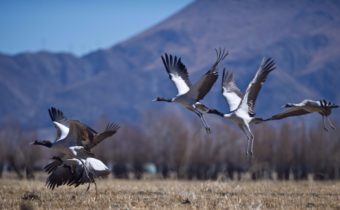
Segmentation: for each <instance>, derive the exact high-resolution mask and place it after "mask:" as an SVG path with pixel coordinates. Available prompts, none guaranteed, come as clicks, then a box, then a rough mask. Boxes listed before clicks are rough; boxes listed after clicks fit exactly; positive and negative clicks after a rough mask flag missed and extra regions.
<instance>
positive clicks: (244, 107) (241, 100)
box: [209, 58, 276, 156]
mask: <svg viewBox="0 0 340 210" xmlns="http://www.w3.org/2000/svg"><path fill="white" fill-rule="evenodd" d="M275 68H276V67H275V63H274V61H273V60H272V59H271V58H267V59H263V60H262V62H261V65H260V67H259V69H258V70H257V72H256V74H255V76H254V78H253V79H252V81H251V82H250V83H249V85H248V87H247V89H246V92H245V93H244V94H243V93H242V92H241V91H240V89H239V88H238V87H237V85H236V83H235V81H234V77H233V73H231V72H228V71H226V70H225V69H223V78H222V95H223V97H224V98H225V100H226V102H227V104H228V105H229V109H230V112H229V113H227V114H224V113H222V112H220V111H218V110H216V109H211V110H210V111H209V112H210V113H213V114H217V115H219V116H221V117H223V118H227V119H230V120H232V121H233V122H234V123H236V124H237V125H238V126H239V127H240V129H241V130H242V131H243V132H244V133H245V135H246V136H247V139H248V143H247V149H246V154H247V155H248V156H252V155H253V142H254V135H253V133H252V132H251V129H250V124H251V123H260V122H262V121H263V119H262V118H256V117H255V111H254V108H255V102H256V99H257V96H258V94H259V92H260V90H261V87H262V85H263V84H264V82H265V81H266V79H267V76H268V75H269V73H270V72H272V71H273V70H274V69H275Z"/></svg>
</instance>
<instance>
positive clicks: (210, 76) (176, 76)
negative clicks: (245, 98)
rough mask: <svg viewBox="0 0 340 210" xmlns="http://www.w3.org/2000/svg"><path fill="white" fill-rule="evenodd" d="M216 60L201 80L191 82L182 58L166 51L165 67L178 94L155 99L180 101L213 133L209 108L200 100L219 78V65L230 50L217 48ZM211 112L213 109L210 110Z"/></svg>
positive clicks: (171, 101) (163, 59) (163, 58)
mask: <svg viewBox="0 0 340 210" xmlns="http://www.w3.org/2000/svg"><path fill="white" fill-rule="evenodd" d="M215 51H216V56H217V58H216V61H215V63H214V64H213V65H212V66H211V68H210V69H209V71H207V72H206V73H205V74H204V75H203V76H202V77H201V79H200V80H198V81H197V82H196V83H195V84H193V85H192V84H191V82H190V80H189V74H188V70H187V68H186V67H185V65H184V64H183V63H182V60H181V58H178V57H177V56H174V55H168V54H167V53H165V54H164V55H163V56H161V58H162V61H163V64H164V67H165V69H166V71H167V73H168V74H169V78H170V80H171V81H172V82H173V83H174V85H175V86H176V88H177V91H178V94H177V95H176V96H175V97H173V98H171V99H167V98H163V97H156V98H155V99H154V100H153V101H164V102H169V103H173V102H174V103H179V104H181V105H182V106H184V107H185V108H187V109H188V110H190V111H191V112H194V113H195V114H196V115H197V116H198V117H199V118H200V120H201V122H202V123H203V126H204V128H205V130H206V132H207V133H208V134H209V133H211V130H210V127H209V126H208V124H207V123H206V121H205V119H204V117H203V112H209V108H208V107H207V106H205V105H204V104H202V103H200V102H199V101H200V100H202V99H203V98H204V96H205V95H206V94H207V93H208V92H209V91H210V89H211V88H212V86H213V85H214V83H215V82H216V80H217V78H218V72H217V66H218V64H219V63H220V62H221V61H223V60H224V59H225V57H226V56H227V55H228V52H227V51H226V50H225V49H223V50H222V49H219V50H217V49H215ZM210 112H211V111H210Z"/></svg>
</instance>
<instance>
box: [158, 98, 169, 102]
mask: <svg viewBox="0 0 340 210" xmlns="http://www.w3.org/2000/svg"><path fill="white" fill-rule="evenodd" d="M156 101H164V102H172V100H171V99H168V98H162V97H157V98H156Z"/></svg>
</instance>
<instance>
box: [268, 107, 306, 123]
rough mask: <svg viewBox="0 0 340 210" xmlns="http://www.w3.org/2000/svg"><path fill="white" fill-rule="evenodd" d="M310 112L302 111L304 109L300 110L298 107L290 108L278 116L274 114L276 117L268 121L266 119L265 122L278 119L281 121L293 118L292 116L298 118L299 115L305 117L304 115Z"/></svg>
mask: <svg viewBox="0 0 340 210" xmlns="http://www.w3.org/2000/svg"><path fill="white" fill-rule="evenodd" d="M308 113H310V112H308V111H306V110H304V109H301V108H299V107H292V108H289V109H287V110H285V111H283V112H281V113H279V114H276V115H273V116H272V117H271V118H269V119H266V120H280V119H283V118H286V117H293V116H299V115H305V114H308Z"/></svg>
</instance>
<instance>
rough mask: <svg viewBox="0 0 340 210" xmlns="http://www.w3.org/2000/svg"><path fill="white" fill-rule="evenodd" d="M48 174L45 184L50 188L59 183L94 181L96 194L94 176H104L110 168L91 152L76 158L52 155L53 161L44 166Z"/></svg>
mask: <svg viewBox="0 0 340 210" xmlns="http://www.w3.org/2000/svg"><path fill="white" fill-rule="evenodd" d="M44 170H45V171H46V172H47V173H48V174H49V176H48V178H47V180H46V185H47V187H48V188H50V189H52V190H53V189H54V188H55V187H59V186H61V185H70V186H74V187H78V186H79V185H82V184H86V183H88V184H89V185H88V187H87V190H89V188H90V184H91V183H94V185H95V189H96V195H97V185H96V182H95V178H97V177H106V176H107V175H108V174H110V169H109V168H108V167H107V166H106V165H105V164H104V163H103V162H102V161H100V160H98V159H96V158H94V157H93V156H92V154H90V153H88V154H83V155H80V156H78V158H60V157H53V161H52V162H51V163H49V164H48V165H46V166H45V167H44Z"/></svg>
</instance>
